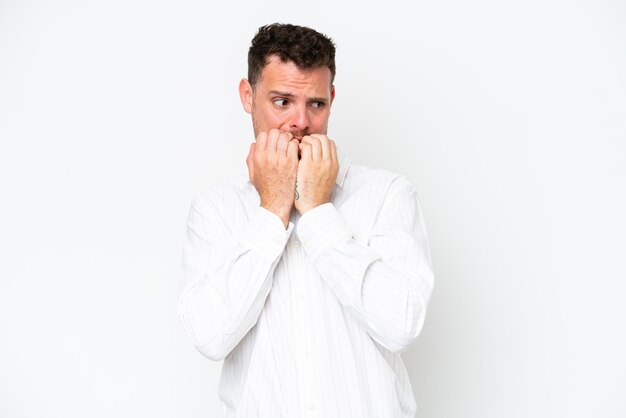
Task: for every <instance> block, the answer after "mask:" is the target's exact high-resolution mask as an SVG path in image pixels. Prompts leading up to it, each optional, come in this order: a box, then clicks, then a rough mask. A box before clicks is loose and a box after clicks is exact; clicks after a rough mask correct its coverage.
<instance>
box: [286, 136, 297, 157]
mask: <svg viewBox="0 0 626 418" xmlns="http://www.w3.org/2000/svg"><path fill="white" fill-rule="evenodd" d="M299 145H300V143H299V142H298V140H297V139H292V140H291V141H289V144H288V146H287V158H288V159H290V160H295V161H298V146H299Z"/></svg>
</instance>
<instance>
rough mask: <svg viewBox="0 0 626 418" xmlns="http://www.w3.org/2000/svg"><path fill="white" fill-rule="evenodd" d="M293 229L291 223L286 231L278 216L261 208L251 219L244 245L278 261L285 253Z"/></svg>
mask: <svg viewBox="0 0 626 418" xmlns="http://www.w3.org/2000/svg"><path fill="white" fill-rule="evenodd" d="M293 229H294V224H293V222H289V224H288V225H287V229H286V230H285V225H284V224H283V221H282V220H281V219H280V218H279V217H278V216H277V215H276V214H274V213H272V212H270V211H269V210H267V209H265V208H264V207H261V206H259V207H258V208H257V209H256V210H255V212H254V213H253V215H252V216H251V217H250V221H249V224H248V233H247V234H246V237H245V238H244V240H243V241H244V245H246V246H249V247H251V248H252V249H254V250H256V251H258V252H260V253H262V254H264V255H266V256H267V257H269V258H271V259H276V258H278V257H279V256H280V254H281V253H282V252H283V249H284V248H285V245H286V244H287V240H288V239H289V236H290V235H291V232H292V231H293Z"/></svg>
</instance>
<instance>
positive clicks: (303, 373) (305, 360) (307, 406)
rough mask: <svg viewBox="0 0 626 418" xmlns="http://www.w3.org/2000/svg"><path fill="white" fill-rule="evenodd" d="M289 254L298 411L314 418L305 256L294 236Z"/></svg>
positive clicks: (314, 407) (294, 235)
mask: <svg viewBox="0 0 626 418" xmlns="http://www.w3.org/2000/svg"><path fill="white" fill-rule="evenodd" d="M290 245H291V249H290V250H291V252H292V254H293V256H294V259H295V260H296V262H297V271H298V273H299V274H298V275H297V276H296V277H294V283H293V286H294V290H295V292H294V293H295V297H294V300H293V304H294V310H293V311H294V314H295V315H296V318H294V320H295V321H296V324H299V326H297V327H296V333H295V335H296V340H297V341H296V351H297V352H296V359H297V364H298V379H299V381H298V384H299V387H300V391H299V393H300V410H301V411H302V413H301V416H304V417H314V416H316V413H315V412H316V403H315V397H314V388H313V378H314V375H313V369H312V367H313V361H312V360H313V359H312V356H311V354H312V353H311V344H310V342H309V334H310V329H311V326H312V324H311V323H310V321H309V315H307V309H308V303H307V302H308V300H307V295H308V289H307V283H306V278H307V271H306V269H307V265H306V256H305V253H304V250H303V248H302V244H301V242H300V240H299V239H298V238H297V235H296V234H293V235H292V238H291V243H290Z"/></svg>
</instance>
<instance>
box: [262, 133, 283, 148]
mask: <svg viewBox="0 0 626 418" xmlns="http://www.w3.org/2000/svg"><path fill="white" fill-rule="evenodd" d="M279 135H280V131H279V130H278V129H276V128H274V129H271V130H270V131H269V133H268V134H267V145H266V146H265V150H266V151H268V152H275V151H276V143H277V142H278V136H279Z"/></svg>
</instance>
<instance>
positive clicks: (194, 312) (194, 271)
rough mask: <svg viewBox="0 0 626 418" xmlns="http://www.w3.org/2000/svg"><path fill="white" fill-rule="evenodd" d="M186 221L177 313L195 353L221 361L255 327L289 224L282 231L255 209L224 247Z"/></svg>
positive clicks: (266, 214) (274, 220)
mask: <svg viewBox="0 0 626 418" xmlns="http://www.w3.org/2000/svg"><path fill="white" fill-rule="evenodd" d="M190 220H191V222H190V223H189V226H188V231H187V240H186V244H185V251H184V257H183V275H184V285H183V288H182V290H181V293H180V297H179V300H178V307H177V308H178V313H179V316H180V318H181V320H182V322H183V326H184V328H185V330H186V332H187V333H188V335H189V336H190V337H191V339H192V341H193V343H194V345H195V346H196V348H197V349H198V350H199V351H200V352H201V353H202V354H203V355H205V356H206V357H208V358H210V359H212V360H221V359H223V358H224V357H226V356H227V355H228V354H229V353H230V351H231V350H232V349H233V348H234V347H235V346H236V345H237V344H238V343H239V342H240V341H241V339H242V338H243V337H244V336H245V335H246V334H247V333H248V331H249V330H250V329H251V328H252V327H253V326H254V325H255V324H256V322H257V320H258V318H259V315H260V314H261V311H262V308H263V305H264V303H265V299H266V298H267V295H268V294H269V292H270V289H271V286H272V277H273V273H274V269H275V267H276V265H277V264H278V262H279V260H280V256H281V254H282V251H283V249H284V246H285V244H286V241H287V239H288V237H289V234H290V233H291V231H292V229H293V224H289V225H288V228H287V230H286V231H285V229H284V227H283V225H282V221H281V220H279V218H278V217H276V216H275V215H273V214H271V213H269V212H268V211H266V210H265V209H262V208H259V209H258V210H257V211H256V212H255V214H254V216H253V217H252V218H251V219H250V221H249V224H248V225H247V227H246V228H245V233H244V234H242V235H241V236H240V237H238V239H237V240H236V241H235V243H234V245H229V244H228V242H227V240H225V239H223V238H222V239H220V237H219V236H215V237H212V236H210V235H208V234H206V233H198V230H197V227H196V224H197V222H198V221H199V219H198V217H197V216H193V217H190ZM202 229H203V230H205V231H206V230H207V228H206V227H205V228H202ZM209 229H210V228H209Z"/></svg>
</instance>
